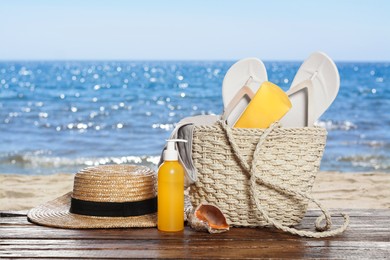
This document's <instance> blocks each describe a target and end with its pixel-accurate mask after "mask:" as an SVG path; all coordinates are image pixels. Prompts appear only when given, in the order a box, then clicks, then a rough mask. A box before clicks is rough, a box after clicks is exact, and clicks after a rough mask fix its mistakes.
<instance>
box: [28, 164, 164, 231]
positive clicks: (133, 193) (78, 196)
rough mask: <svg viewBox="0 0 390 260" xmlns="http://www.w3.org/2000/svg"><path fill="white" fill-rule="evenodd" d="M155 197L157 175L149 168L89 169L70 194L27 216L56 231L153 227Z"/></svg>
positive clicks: (78, 176)
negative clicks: (58, 229)
mask: <svg viewBox="0 0 390 260" xmlns="http://www.w3.org/2000/svg"><path fill="white" fill-rule="evenodd" d="M156 195H157V186H156V174H155V172H154V171H152V170H151V169H149V168H148V167H145V166H135V165H103V166H96V167H89V168H86V169H84V170H81V171H80V172H78V173H77V174H76V175H75V178H74V184H73V192H69V193H67V194H65V195H63V196H61V197H59V198H57V199H55V200H53V201H50V202H47V203H45V204H42V205H40V206H38V207H36V208H33V209H32V210H30V211H29V212H28V215H27V216H28V219H29V220H30V221H31V222H33V223H36V224H40V225H44V226H50V227H59V228H127V227H155V226H156V223H157V213H156V212H157V197H156Z"/></svg>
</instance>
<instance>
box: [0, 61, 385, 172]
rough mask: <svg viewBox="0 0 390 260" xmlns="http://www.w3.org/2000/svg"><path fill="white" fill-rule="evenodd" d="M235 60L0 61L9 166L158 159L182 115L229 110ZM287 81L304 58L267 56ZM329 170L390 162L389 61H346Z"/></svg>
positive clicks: (56, 167) (326, 118)
mask: <svg viewBox="0 0 390 260" xmlns="http://www.w3.org/2000/svg"><path fill="white" fill-rule="evenodd" d="M232 64H233V61H204V62H202V61H188V62H186V61H156V62H153V61H145V62H144V61H134V62H132V61H128V62H116V61H48V62H45V61H42V62H38V61H37V62H35V61H34V62H22V61H18V62H13V61H10V62H0V173H22V174H50V173H54V172H75V171H77V170H80V169H81V168H83V167H86V166H92V165H99V164H109V163H133V164H143V165H148V166H150V167H155V166H156V163H157V162H158V160H159V156H160V152H161V149H162V147H163V146H164V144H165V139H167V138H168V137H169V135H170V132H171V131H172V130H173V128H174V126H175V123H177V122H178V121H179V120H180V119H182V118H184V117H187V116H194V115H209V114H221V113H222V110H223V104H222V94H221V86H222V80H223V77H224V75H225V73H226V71H227V70H228V68H229V67H230V66H231V65H232ZM265 65H266V68H267V72H268V76H269V80H270V81H272V82H274V83H275V84H277V85H279V86H280V87H282V88H283V89H284V90H287V89H288V88H289V87H290V84H291V82H292V79H293V78H294V75H295V73H296V72H297V70H298V68H299V66H300V62H265ZM337 67H338V69H339V72H340V78H341V86H340V92H339V95H338V96H337V98H336V100H335V102H334V103H333V104H332V106H331V107H330V108H329V110H328V111H327V112H326V113H325V114H324V115H323V116H322V117H321V119H320V121H319V122H318V124H319V125H320V126H323V127H325V128H326V129H327V130H328V132H329V134H328V141H327V146H326V150H325V154H324V158H323V160H322V164H321V170H335V171H347V172H351V171H353V172H361V171H383V172H390V131H389V130H390V129H389V128H390V127H389V126H390V112H389V111H390V63H355V62H354V63H345V62H337Z"/></svg>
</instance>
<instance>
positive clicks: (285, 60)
mask: <svg viewBox="0 0 390 260" xmlns="http://www.w3.org/2000/svg"><path fill="white" fill-rule="evenodd" d="M244 58H247V57H244ZM244 58H240V59H244ZM240 59H114V58H113V59H1V58H0V62H104V61H106V62H107V61H116V62H234V61H238V60H240ZM304 60H305V59H303V60H298V59H284V60H283V59H280V60H277V59H263V60H262V61H263V62H302V61H304ZM334 62H338V63H353V62H355V63H390V60H334Z"/></svg>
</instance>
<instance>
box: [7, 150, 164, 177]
mask: <svg viewBox="0 0 390 260" xmlns="http://www.w3.org/2000/svg"><path fill="white" fill-rule="evenodd" d="M159 159H160V156H117V157H100V158H87V157H82V158H74V159H73V158H66V157H51V156H42V155H37V154H36V153H25V154H11V155H7V156H2V157H0V168H1V169H2V171H3V172H4V171H5V172H9V171H8V170H7V169H11V171H13V170H14V169H19V170H17V172H16V173H24V171H23V169H27V170H28V171H29V172H35V173H45V172H47V173H53V172H58V171H62V172H65V171H71V172H74V171H75V170H77V169H81V168H84V167H89V166H97V165H105V164H136V165H144V166H148V167H150V168H153V169H155V168H156V167H157V164H158V162H159Z"/></svg>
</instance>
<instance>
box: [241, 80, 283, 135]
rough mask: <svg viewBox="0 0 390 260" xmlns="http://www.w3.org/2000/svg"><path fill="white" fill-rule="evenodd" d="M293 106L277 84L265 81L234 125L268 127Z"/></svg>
mask: <svg viewBox="0 0 390 260" xmlns="http://www.w3.org/2000/svg"><path fill="white" fill-rule="evenodd" d="M290 108H291V102H290V100H289V98H288V96H287V94H286V93H285V92H284V91H283V90H282V89H281V88H280V87H278V86H277V85H275V84H273V83H271V82H269V81H265V82H263V84H261V86H260V88H259V90H258V91H257V92H256V94H255V96H254V97H253V99H252V100H251V102H250V103H249V104H248V106H247V107H246V109H245V110H244V112H243V113H242V114H241V116H240V118H239V119H238V120H237V122H236V124H235V125H234V127H237V128H267V127H269V126H270V125H271V124H272V123H273V122H275V121H278V120H279V119H281V118H282V117H283V116H284V115H285V114H286V113H287V112H288V111H289V110H290Z"/></svg>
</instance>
